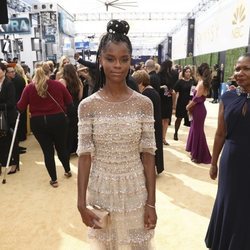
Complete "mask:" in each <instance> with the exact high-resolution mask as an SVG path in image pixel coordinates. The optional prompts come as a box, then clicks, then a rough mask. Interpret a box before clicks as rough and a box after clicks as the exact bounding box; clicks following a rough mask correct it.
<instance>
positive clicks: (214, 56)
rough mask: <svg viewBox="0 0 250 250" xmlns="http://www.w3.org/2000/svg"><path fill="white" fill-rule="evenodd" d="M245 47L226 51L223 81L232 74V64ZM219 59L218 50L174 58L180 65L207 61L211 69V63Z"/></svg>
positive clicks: (244, 50)
mask: <svg viewBox="0 0 250 250" xmlns="http://www.w3.org/2000/svg"><path fill="white" fill-rule="evenodd" d="M246 51H247V47H241V48H236V49H230V50H227V51H226V59H225V65H224V79H225V81H227V80H228V78H229V77H230V76H232V74H233V71H234V65H235V63H236V61H237V59H238V58H239V56H241V55H243V54H244V53H246ZM218 61H219V52H214V53H209V54H204V55H198V56H195V57H187V58H182V59H179V60H176V61H175V63H176V64H180V65H182V66H185V65H193V64H194V65H196V66H199V65H200V64H201V63H204V62H205V63H208V64H209V65H210V67H211V69H212V67H213V65H214V64H216V63H218Z"/></svg>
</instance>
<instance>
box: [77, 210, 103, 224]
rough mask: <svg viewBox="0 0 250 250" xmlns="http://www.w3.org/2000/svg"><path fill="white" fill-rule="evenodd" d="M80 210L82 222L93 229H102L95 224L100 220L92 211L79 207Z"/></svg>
mask: <svg viewBox="0 0 250 250" xmlns="http://www.w3.org/2000/svg"><path fill="white" fill-rule="evenodd" d="M78 210H79V212H80V214H81V217H82V222H83V223H84V224H85V225H86V226H87V227H91V228H93V229H100V227H99V226H98V225H97V224H96V223H95V221H99V220H100V218H99V217H98V216H97V215H95V214H94V213H93V212H92V211H90V210H89V209H88V208H87V207H86V206H78Z"/></svg>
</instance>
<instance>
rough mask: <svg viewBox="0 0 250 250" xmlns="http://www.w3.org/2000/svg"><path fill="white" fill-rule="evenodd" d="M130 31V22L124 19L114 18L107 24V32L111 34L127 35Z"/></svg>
mask: <svg viewBox="0 0 250 250" xmlns="http://www.w3.org/2000/svg"><path fill="white" fill-rule="evenodd" d="M128 31H129V24H128V23H127V22H126V21H124V20H117V19H113V20H110V21H109V22H108V24H107V32H108V33H110V34H123V35H125V36H126V35H127V34H128Z"/></svg>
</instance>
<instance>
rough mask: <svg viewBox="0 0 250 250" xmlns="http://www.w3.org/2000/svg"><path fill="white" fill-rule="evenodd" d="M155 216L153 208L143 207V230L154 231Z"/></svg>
mask: <svg viewBox="0 0 250 250" xmlns="http://www.w3.org/2000/svg"><path fill="white" fill-rule="evenodd" d="M156 222H157V215H156V211H155V208H153V207H149V206H147V205H145V212H144V227H145V229H148V230H149V229H154V228H155V227H156Z"/></svg>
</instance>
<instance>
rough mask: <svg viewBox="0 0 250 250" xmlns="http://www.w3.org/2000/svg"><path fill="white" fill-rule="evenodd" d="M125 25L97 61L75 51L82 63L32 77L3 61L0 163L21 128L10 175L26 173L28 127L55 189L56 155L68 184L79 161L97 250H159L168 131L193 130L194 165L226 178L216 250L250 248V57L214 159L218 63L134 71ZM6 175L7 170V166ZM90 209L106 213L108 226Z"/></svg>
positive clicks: (223, 110)
mask: <svg viewBox="0 0 250 250" xmlns="http://www.w3.org/2000/svg"><path fill="white" fill-rule="evenodd" d="M128 32H129V24H128V23H127V22H126V21H120V20H111V21H109V22H108V24H107V31H106V33H105V34H104V35H103V37H102V39H101V41H100V44H99V48H98V51H97V62H96V63H91V62H88V61H85V60H83V59H82V58H81V57H80V55H79V53H76V54H75V57H74V58H75V63H72V62H71V61H70V59H69V58H68V57H66V56H63V57H62V58H61V59H60V62H59V65H58V67H55V65H54V63H53V62H51V61H48V62H41V63H38V64H37V65H36V68H35V70H34V74H33V76H32V77H31V76H30V72H28V70H27V67H26V69H25V67H22V66H21V65H19V64H18V62H11V63H10V62H9V63H5V62H0V110H4V111H5V112H6V113H7V120H8V124H9V128H10V129H9V132H8V133H7V134H6V135H4V136H2V135H1V137H0V166H1V167H2V166H3V167H4V166H6V162H7V157H8V154H9V147H10V143H11V140H12V135H13V129H14V127H15V122H16V118H17V112H20V114H21V116H20V124H19V127H18V133H17V135H16V138H15V142H14V147H13V152H11V153H12V155H11V162H10V166H11V168H10V170H9V172H8V174H14V173H16V171H18V170H19V169H20V168H19V160H20V159H19V158H20V154H21V153H25V152H26V148H24V147H20V145H19V143H20V142H22V141H25V140H26V136H27V128H28V123H29V122H30V127H31V131H32V133H33V135H34V137H35V138H36V140H37V141H38V143H39V145H40V146H41V149H42V152H43V155H44V162H45V167H46V169H47V172H48V174H49V177H50V181H49V184H50V185H51V186H52V187H54V188H56V187H58V186H59V184H58V181H57V171H56V164H55V159H54V158H55V150H56V152H57V156H58V158H59V160H60V161H61V163H62V166H63V168H64V172H65V173H64V175H65V176H66V177H67V178H70V177H71V176H72V174H71V169H70V157H71V154H75V153H76V154H77V155H78V184H77V185H78V201H77V206H78V210H79V212H80V215H81V218H82V221H83V223H84V224H85V225H86V226H88V227H89V232H88V234H89V238H90V242H91V246H92V249H120V247H123V248H121V249H138V250H139V249H145V250H147V249H148V250H149V249H153V243H152V240H153V235H154V228H155V227H156V224H157V214H156V209H155V201H156V197H155V192H156V187H155V186H156V173H157V174H160V173H162V172H163V171H164V157H163V155H164V154H163V147H164V146H170V145H169V143H168V141H167V138H169V135H168V134H167V130H168V126H169V125H170V124H171V122H172V118H173V115H175V117H176V118H175V121H174V134H173V139H174V140H176V141H178V140H179V134H178V131H179V128H180V126H181V122H182V119H184V123H183V125H185V126H188V127H190V129H189V134H188V138H187V142H186V148H185V149H184V150H186V151H187V152H190V158H191V161H193V162H194V163H196V164H199V163H203V164H211V168H210V177H211V178H212V179H215V178H216V177H217V175H218V159H219V156H220V154H221V151H222V156H221V160H220V174H219V185H218V193H217V198H216V201H215V205H214V209H213V213H212V216H211V221H210V224H209V227H208V231H207V235H206V240H205V242H206V246H207V247H208V248H209V249H211V250H226V249H230V250H236V249H242V250H247V249H250V240H249V239H250V237H249V236H250V235H249V234H250V233H249V232H250V231H249V225H250V221H249V220H248V219H247V218H248V217H249V216H248V211H249V209H250V202H249V201H248V199H247V197H249V190H250V187H249V183H250V182H249V181H248V180H249V177H250V176H249V175H250V171H249V168H248V164H249V163H248V162H249V160H250V159H249V154H248V151H247V150H248V146H250V145H249V142H250V134H249V132H248V131H249V129H248V126H249V124H250V115H249V114H250V113H249V112H250V106H249V100H250V96H249V95H250V73H249V72H250V55H249V54H246V55H244V56H242V57H240V58H239V59H238V61H237V63H236V68H235V74H234V79H235V81H236V86H234V87H232V88H230V91H227V92H226V93H225V94H224V95H223V96H222V97H221V101H220V104H219V116H218V128H217V131H216V134H215V140H214V146H213V151H212V155H211V154H210V151H209V148H208V145H207V141H206V136H205V133H204V125H205V120H206V114H207V111H206V106H205V101H206V98H207V97H208V96H210V91H211V88H212V93H213V94H212V97H213V101H212V103H218V102H219V95H218V91H219V90H218V86H219V85H218V84H219V83H220V76H221V72H220V70H219V69H218V65H214V69H213V70H211V68H210V66H209V65H208V64H207V63H202V64H201V65H198V66H197V67H196V68H195V69H194V68H193V66H189V65H186V66H185V67H183V68H178V69H177V68H175V67H174V65H173V62H172V61H171V60H169V59H167V60H166V61H164V62H162V63H161V65H159V64H157V63H156V62H155V60H154V59H148V60H147V61H146V62H145V63H141V64H139V65H136V66H135V67H133V68H131V62H132V44H131V42H130V39H129V37H128V35H127V34H128ZM0 169H1V168H0ZM88 205H91V206H93V207H96V206H98V207H99V208H101V209H103V210H106V211H108V213H109V216H108V222H107V225H106V227H105V228H101V227H100V224H99V223H98V221H99V220H100V218H99V217H98V215H96V214H95V213H94V212H93V210H91V209H90V208H89V207H88Z"/></svg>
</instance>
